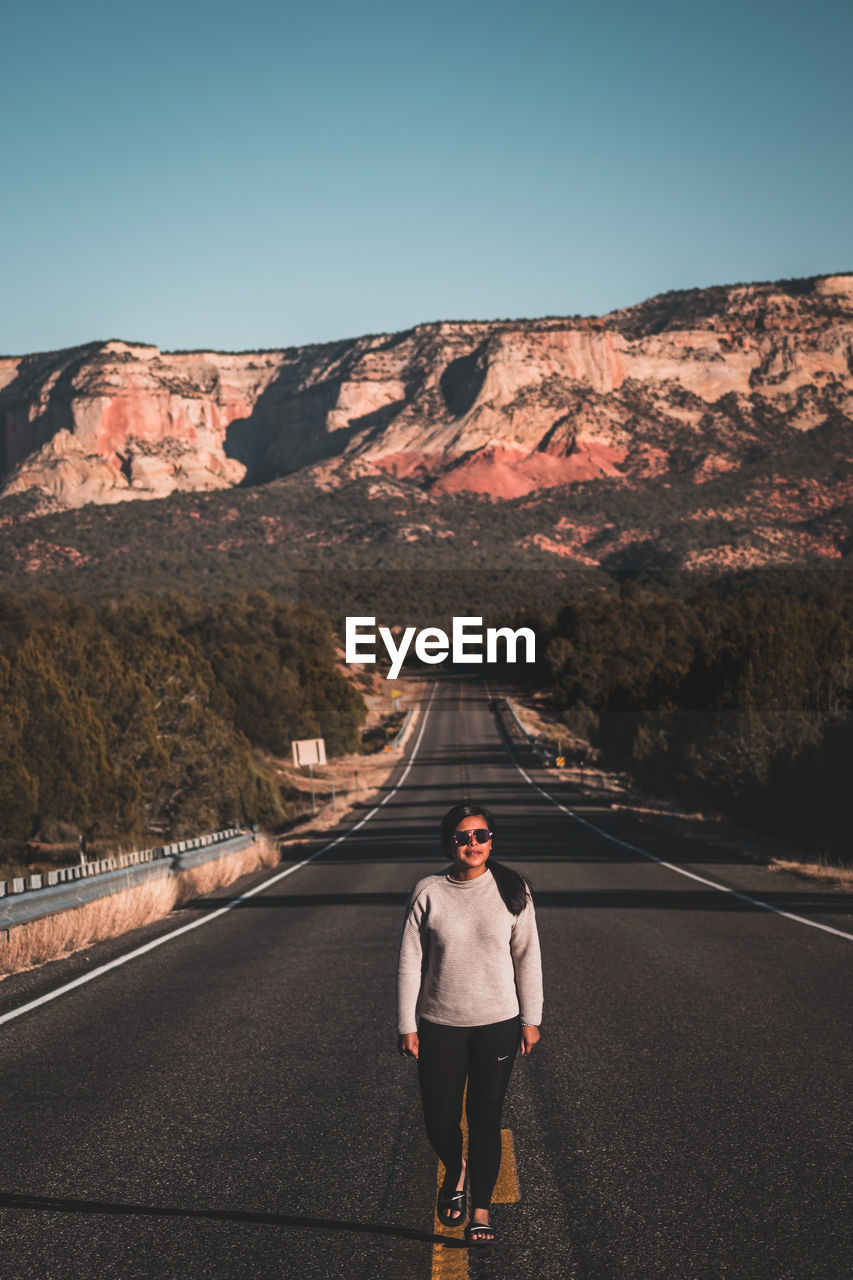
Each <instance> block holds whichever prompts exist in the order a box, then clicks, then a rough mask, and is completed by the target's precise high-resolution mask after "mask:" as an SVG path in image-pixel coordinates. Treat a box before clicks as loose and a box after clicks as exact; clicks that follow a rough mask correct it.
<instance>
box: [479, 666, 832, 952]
mask: <svg viewBox="0 0 853 1280" xmlns="http://www.w3.org/2000/svg"><path fill="white" fill-rule="evenodd" d="M486 693H487V694H488V696H489V698H491V692H490V691H489V687H488V685H486ZM505 746H506V749H507V754H508V755H509V758H510V760H511V761H512V763H513V764H514V765H515V767H516V769H517V770H518V772H519V773H520V774H521V776H522V778H524V780H525V782H529V783H530V786H531V787H533V788H534V789H535V790H536V791H538V792H539V794H540V795H542V796H544V797H545V799H546V800H550V802H551V804H555V805H556V806H557V808H558V809H560V810H562V812H563V813H566V814H568V816H569V817H570V818H574V820H575V822H582V823H583V825H584V826H585V827H589V829H590V830H591V831H595V832H596V833H597V834H598V835H600V836H603V837H604V839H605V840H610V841H611V842H612V843H613V844H618V845H621V847H622V848H623V849H630V850H631V852H632V853H639V854H641V855H642V856H643V857H644V858H649V859H650V860H651V861H652V862H657V863H658V865H659V866H661V867H666V868H667V869H668V870H669V871H675V872H676V873H677V874H678V875H680V876H687V878H688V879H689V880H696V881H698V883H699V884H705V885H707V886H708V888H709V889H717V890H719V892H720V893H730V894H731V895H732V897H733V898H740V899H741V901H742V902H749V903H750V904H751V905H752V906H753V907H761V908H763V910H765V911H772V912H773V914H774V915H777V916H784V917H785V919H786V920H794V921H796V923H797V924H807V925H808V926H809V928H810V929H820V930H821V931H822V932H823V933H832V934H834V935H835V936H836V937H837V938H846V939H847V941H848V942H853V933H846V932H845V931H844V930H843V929H834V928H833V927H832V925H828V924H820V923H819V922H818V921H817V920H809V919H807V918H806V917H805V916H797V915H794V913H793V912H792V911H782V909H781V908H780V907H774V906H773V904H772V903H770V902H764V901H763V899H761V898H751V897H750V896H749V894H748V893H740V892H739V891H738V890H737V889H730V888H729V887H728V885H725V884H719V883H718V882H717V881H716V880H707V879H706V878H705V877H704V876H697V875H696V873H695V872H694V871H687V870H685V868H684V867H677V866H676V865H675V864H674V863H672V862H664V860H663V858H658V857H657V856H656V855H655V854H653V853H649V851H648V850H647V849H641V848H640V847H639V845H636V844H628V843H627V841H625V840H620V839H619V838H618V836H612V835H611V834H610V833H609V832H608V831H602V829H601V827H597V826H596V825H595V823H594V822H589V821H588V820H587V819H586V818H582V817H581V816H580V814H577V813H575V812H574V811H573V810H572V809H568V808H567V807H566V806H565V805H564V804H561V803H560V801H559V800H555V799H554V797H553V796H552V795H549V794H548V792H547V791H545V790H544V789H543V788H542V787H540V786H539V783H538V782H534V781H533V779H532V778H531V777H530V774H529V773H527V772H526V771H525V770H524V769H522V767H521V765H520V764H519V763H518V761H517V760H516V758H515V755H514V754H513V750H512V747H511V746H510V745H509V742H506V741H505Z"/></svg>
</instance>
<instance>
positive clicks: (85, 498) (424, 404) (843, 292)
mask: <svg viewBox="0 0 853 1280" xmlns="http://www.w3.org/2000/svg"><path fill="white" fill-rule="evenodd" d="M852 418H853V276H830V277H823V278H820V279H816V280H810V281H791V282H787V283H783V284H778V285H744V286H732V287H726V288H718V289H709V290H691V291H685V292H683V293H675V294H665V295H662V296H661V297H659V298H655V299H651V300H650V301H648V302H646V303H642V304H640V305H639V306H637V307H631V308H627V309H625V310H623V311H617V312H613V313H612V314H611V315H609V316H605V317H603V318H594V319H565V320H564V319H547V320H540V321H523V322H515V323H512V322H492V323H438V324H426V325H420V326H418V327H417V328H415V329H413V330H410V331H409V332H406V333H402V334H393V335H380V336H372V337H366V338H360V339H357V340H354V341H348V342H338V343H328V344H324V345H321V346H313V347H304V348H295V349H290V350H288V351H279V352H264V353H250V354H243V355H227V354H222V353H190V354H182V353H173V354H166V353H161V352H160V351H159V350H158V349H157V348H156V347H148V346H132V345H130V344H127V343H123V342H108V343H103V344H93V345H91V346H88V347H84V348H76V349H74V350H71V351H64V352H58V353H48V354H45V355H37V356H27V357H23V358H18V359H5V360H0V422H2V437H0V439H1V440H2V454H0V469H2V475H3V478H4V482H5V487H4V490H3V492H4V494H8V493H14V492H20V491H23V490H35V491H37V492H38V493H39V495H40V496H41V498H42V502H43V505H45V506H57V507H73V506H79V505H81V504H82V503H85V502H116V501H122V500H127V499H135V498H144V497H159V496H162V495H164V494H166V493H168V492H171V491H172V490H174V489H211V488H225V487H228V486H232V485H236V484H238V483H240V482H241V481H244V480H245V481H246V482H249V483H263V482H265V481H268V480H271V479H274V478H276V477H277V476H283V475H288V474H291V473H293V472H295V471H298V470H301V469H303V468H310V469H311V470H312V473H313V475H314V477H315V480H316V482H317V483H318V484H320V485H322V486H323V487H324V488H328V487H329V486H334V485H338V484H342V483H344V482H345V481H346V480H347V479H348V478H351V477H355V476H360V475H364V474H381V473H390V474H393V475H396V476H398V477H409V478H413V479H416V480H417V481H418V482H419V483H422V484H423V485H426V486H428V487H430V488H431V489H432V491H434V492H435V493H437V494H439V493H442V492H448V493H453V492H459V491H465V490H473V491H478V492H483V493H490V494H492V495H493V496H495V497H518V496H520V495H523V494H525V493H527V492H529V491H531V490H535V489H544V488H548V487H552V486H555V485H561V484H566V483H569V482H571V481H576V480H589V479H594V478H596V477H598V476H609V477H623V478H624V479H625V480H626V481H631V480H636V481H639V480H641V479H643V478H644V477H649V476H658V475H661V474H663V473H665V472H667V471H668V470H670V469H676V470H678V471H679V472H680V473H682V474H685V473H686V474H688V475H690V476H692V477H693V479H694V480H695V481H696V482H697V483H701V482H702V481H703V480H706V479H708V478H710V477H712V476H714V475H717V474H719V473H720V472H724V471H727V470H731V469H735V468H737V467H739V466H740V464H741V462H742V460H743V458H744V456H745V455H746V454H748V452H749V450H750V449H751V448H753V447H755V446H759V447H762V448H764V449H767V448H768V447H770V448H771V449H772V445H773V441H774V439H776V438H778V439H782V438H783V437H786V436H787V437H789V436H790V433H791V432H809V431H810V430H812V429H813V428H815V427H816V426H818V425H820V424H822V423H825V422H826V421H828V420H830V419H831V420H832V421H834V422H842V423H843V422H847V423H848V424H849V422H850V420H851V419H852ZM848 438H853V437H848Z"/></svg>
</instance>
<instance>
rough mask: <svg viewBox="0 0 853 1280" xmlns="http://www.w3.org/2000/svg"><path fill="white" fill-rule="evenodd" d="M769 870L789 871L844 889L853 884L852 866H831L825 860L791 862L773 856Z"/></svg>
mask: <svg viewBox="0 0 853 1280" xmlns="http://www.w3.org/2000/svg"><path fill="white" fill-rule="evenodd" d="M770 870H771V871H789V872H790V873H791V874H792V875H795V876H803V877H804V878H805V879H807V880H822V881H823V882H824V883H825V884H837V885H841V886H842V887H843V888H845V889H849V888H850V887H851V885H853V867H833V866H830V865H829V864H828V863H825V862H791V861H788V860H786V859H784V858H774V859H773V861H772V862H771V863H770Z"/></svg>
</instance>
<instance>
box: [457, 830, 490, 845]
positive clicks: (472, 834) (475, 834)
mask: <svg viewBox="0 0 853 1280" xmlns="http://www.w3.org/2000/svg"><path fill="white" fill-rule="evenodd" d="M493 834H494V832H492V831H487V830H486V828H485V827H477V828H476V830H475V831H454V832H453V843H454V844H459V845H463V844H471V843H472V841H473V843H474V844H485V843H486V841H487V840H491V838H492V836H493Z"/></svg>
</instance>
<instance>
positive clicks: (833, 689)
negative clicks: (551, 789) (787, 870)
mask: <svg viewBox="0 0 853 1280" xmlns="http://www.w3.org/2000/svg"><path fill="white" fill-rule="evenodd" d="M521 620H523V619H519V620H518V621H521ZM526 620H527V621H528V622H530V621H532V622H533V623H534V625H535V626H536V629H537V631H538V632H539V635H540V642H541V653H542V658H541V660H540V663H539V665H538V669H537V671H536V673H535V675H532V676H531V678H532V679H534V680H535V681H536V682H537V683H539V684H540V685H546V686H548V687H549V688H550V691H551V694H552V696H553V700H554V704H555V706H556V707H557V708H558V710H559V711H560V713H561V716H562V719H563V721H564V723H565V724H566V726H567V727H568V728H569V729H570V730H571V731H574V732H576V733H577V734H579V735H581V736H582V737H585V738H586V739H587V740H588V741H590V742H591V743H592V744H593V745H595V746H597V747H598V748H600V749H601V750H602V752H603V753H604V755H605V758H606V759H607V761H608V762H609V763H610V764H611V765H612V766H614V767H616V768H619V769H624V770H626V771H627V772H628V773H629V775H630V776H631V777H632V778H633V779H634V781H635V782H636V783H638V784H640V785H641V786H643V787H645V788H647V789H649V790H651V791H653V792H655V793H657V794H659V795H668V796H671V797H674V798H678V799H680V800H682V801H686V802H687V803H689V804H692V805H695V806H697V807H698V806H702V805H714V806H716V807H718V808H719V809H720V810H722V811H729V812H730V813H736V814H739V815H740V816H742V817H744V818H747V819H751V820H753V821H756V822H758V823H760V825H761V826H762V827H764V828H765V829H770V830H775V831H778V832H780V833H783V832H785V833H789V834H794V835H795V836H796V837H797V838H798V839H799V840H800V841H808V842H810V843H811V844H812V847H813V850H814V853H815V855H816V856H818V855H820V854H823V853H827V852H831V853H832V854H833V856H834V857H836V858H837V857H842V858H844V859H845V860H847V861H849V860H850V859H851V856H853V855H851V849H853V845H851V842H850V822H849V815H848V812H847V792H848V790H849V788H850V784H851V780H853V772H852V771H851V770H852V769H853V595H850V594H849V593H835V594H834V593H831V592H821V593H820V594H819V595H818V594H816V595H814V596H811V597H809V596H808V595H807V594H805V595H803V596H801V597H800V598H798V599H792V598H785V597H783V596H775V597H768V596H765V595H763V594H760V593H755V592H750V591H746V592H743V593H739V594H737V593H735V594H730V595H726V594H721V593H719V592H717V591H714V590H711V589H705V590H702V591H700V592H698V593H697V594H695V595H693V596H692V597H690V598H682V599H677V598H674V597H672V596H671V595H669V594H664V593H663V592H656V591H654V590H651V589H642V588H637V587H635V586H631V585H628V586H624V587H623V588H622V589H621V590H618V591H615V592H606V593H596V594H590V595H588V596H587V597H586V598H584V599H578V600H576V601H574V602H571V603H567V604H566V605H565V606H564V607H563V608H562V609H561V610H560V611H559V612H558V613H557V614H556V615H550V616H548V615H539V616H538V617H532V618H531V617H528V618H527V619H526ZM523 670H524V669H523V668H519V667H515V668H508V671H512V672H513V673H514V675H515V676H516V678H517V677H518V676H519V675H522V674H523Z"/></svg>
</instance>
